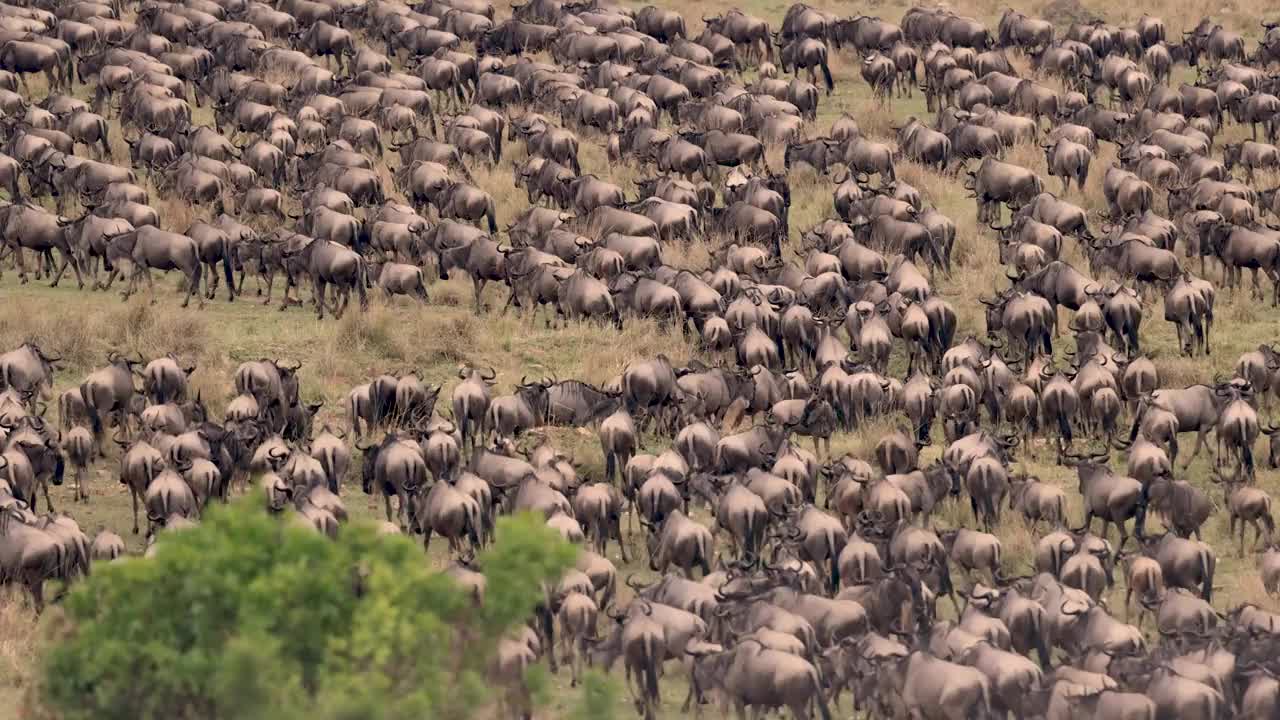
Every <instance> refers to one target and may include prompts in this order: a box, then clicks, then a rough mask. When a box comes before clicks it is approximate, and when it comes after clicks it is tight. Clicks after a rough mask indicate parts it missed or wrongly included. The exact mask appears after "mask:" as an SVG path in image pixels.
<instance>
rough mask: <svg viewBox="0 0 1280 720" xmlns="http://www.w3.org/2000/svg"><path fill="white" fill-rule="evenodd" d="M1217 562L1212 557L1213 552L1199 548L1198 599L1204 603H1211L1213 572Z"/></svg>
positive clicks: (1205, 548)
mask: <svg viewBox="0 0 1280 720" xmlns="http://www.w3.org/2000/svg"><path fill="white" fill-rule="evenodd" d="M1217 564H1218V562H1217V560H1215V559H1214V557H1213V552H1212V551H1210V550H1209V549H1208V548H1207V547H1201V548H1200V574H1201V575H1202V576H1203V577H1202V578H1201V585H1200V597H1201V598H1202V599H1204V601H1205V602H1213V571H1214V568H1215V566H1217Z"/></svg>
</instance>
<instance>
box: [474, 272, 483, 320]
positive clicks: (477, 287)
mask: <svg viewBox="0 0 1280 720" xmlns="http://www.w3.org/2000/svg"><path fill="white" fill-rule="evenodd" d="M484 285H485V280H484V278H481V277H473V278H471V286H472V288H473V289H474V291H475V296H476V314H477V315H479V314H480V313H481V312H483V311H484V308H483V306H481V305H480V293H482V292H484Z"/></svg>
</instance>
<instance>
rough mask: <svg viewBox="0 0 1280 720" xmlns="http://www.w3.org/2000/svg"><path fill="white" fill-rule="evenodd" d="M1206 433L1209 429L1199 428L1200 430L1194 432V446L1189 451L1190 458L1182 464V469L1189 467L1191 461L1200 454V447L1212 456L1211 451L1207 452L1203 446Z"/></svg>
mask: <svg viewBox="0 0 1280 720" xmlns="http://www.w3.org/2000/svg"><path fill="white" fill-rule="evenodd" d="M1208 433H1209V428H1200V430H1199V431H1197V432H1196V446H1195V447H1194V448H1192V449H1191V457H1188V458H1187V460H1186V462H1184V463H1183V464H1182V467H1184V468H1185V467H1187V466H1188V465H1190V464H1191V461H1192V460H1195V459H1196V456H1197V455H1199V454H1200V448H1202V447H1204V448H1205V449H1206V450H1208V452H1209V454H1210V455H1212V454H1213V450H1209V449H1208V447H1207V446H1206V445H1205V441H1204V436H1205V435H1207V434H1208Z"/></svg>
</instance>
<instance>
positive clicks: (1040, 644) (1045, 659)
mask: <svg viewBox="0 0 1280 720" xmlns="http://www.w3.org/2000/svg"><path fill="white" fill-rule="evenodd" d="M1029 617H1030V619H1031V633H1032V635H1033V636H1034V637H1035V643H1036V655H1037V656H1038V657H1039V658H1040V668H1041V669H1042V670H1048V669H1049V647H1048V646H1047V645H1046V644H1045V641H1044V632H1043V628H1042V626H1041V623H1042V622H1043V620H1044V616H1043V615H1041V614H1040V613H1031V614H1030V615H1029Z"/></svg>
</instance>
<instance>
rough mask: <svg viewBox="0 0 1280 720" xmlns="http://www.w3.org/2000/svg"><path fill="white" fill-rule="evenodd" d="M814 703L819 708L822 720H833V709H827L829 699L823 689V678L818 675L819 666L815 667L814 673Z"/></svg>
mask: <svg viewBox="0 0 1280 720" xmlns="http://www.w3.org/2000/svg"><path fill="white" fill-rule="evenodd" d="M811 677H812V678H813V703H814V704H815V705H817V706H818V715H819V717H821V718H822V720H831V709H830V708H828V707H827V697H826V693H825V690H824V689H823V687H822V678H821V677H820V676H819V675H818V669H817V666H816V665H815V666H814V669H813V673H812V675H811Z"/></svg>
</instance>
